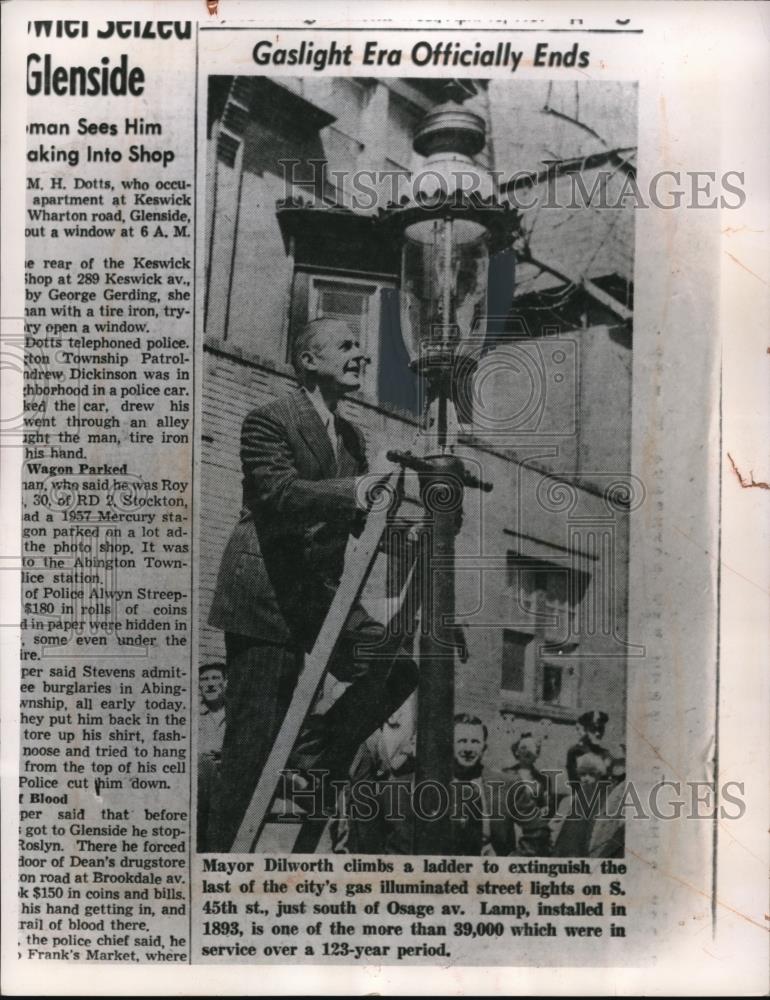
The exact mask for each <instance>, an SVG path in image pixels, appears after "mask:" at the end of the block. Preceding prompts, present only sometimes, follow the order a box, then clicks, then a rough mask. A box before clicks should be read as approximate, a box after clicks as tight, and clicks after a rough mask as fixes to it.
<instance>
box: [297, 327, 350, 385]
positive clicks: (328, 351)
mask: <svg viewBox="0 0 770 1000" xmlns="http://www.w3.org/2000/svg"><path fill="white" fill-rule="evenodd" d="M305 363H306V364H307V366H308V369H309V370H310V371H311V372H313V374H314V376H315V379H316V381H317V382H318V384H319V385H320V386H322V387H326V388H329V389H333V390H334V391H335V392H337V393H338V394H339V395H344V394H345V393H348V392H355V390H356V389H360V388H361V380H362V378H363V374H364V354H363V352H362V351H361V344H360V343H359V341H358V338H357V337H356V336H355V334H354V333H353V331H352V330H351V329H350V327H349V326H348V325H347V323H343V322H342V320H329V323H328V324H327V325H325V326H323V327H322V328H321V329H320V330H319V331H318V333H316V335H315V336H314V337H313V340H312V342H311V344H310V348H309V350H308V351H307V357H306V359H305Z"/></svg>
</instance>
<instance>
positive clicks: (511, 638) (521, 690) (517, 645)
mask: <svg viewBox="0 0 770 1000" xmlns="http://www.w3.org/2000/svg"><path fill="white" fill-rule="evenodd" d="M532 638H533V637H532V636H531V635H525V634H523V633H521V632H510V631H508V630H506V631H505V632H503V676H502V683H501V687H502V689H503V690H504V691H510V692H512V693H514V694H519V695H525V694H526V693H527V660H528V656H527V647H528V646H529V645H530V643H531V642H532Z"/></svg>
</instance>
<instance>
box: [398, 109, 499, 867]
mask: <svg viewBox="0 0 770 1000" xmlns="http://www.w3.org/2000/svg"><path fill="white" fill-rule="evenodd" d="M485 141H486V136H485V124H484V119H483V118H482V117H481V116H479V115H477V114H474V113H473V112H472V111H469V110H466V109H465V108H464V107H462V105H460V104H457V103H454V102H449V103H446V104H441V105H439V106H437V107H436V108H435V109H433V110H432V111H431V112H429V113H428V114H427V115H426V117H425V118H424V119H423V121H422V122H421V123H420V125H419V126H418V128H417V131H416V133H415V137H414V148H415V150H416V152H417V153H419V154H420V155H422V156H425V157H426V161H425V165H424V167H423V169H422V170H421V171H420V173H419V174H417V175H415V177H414V183H413V190H412V193H411V197H407V198H405V199H403V200H402V202H401V203H400V204H398V205H389V206H388V207H387V208H386V209H384V210H383V211H382V212H381V213H380V221H381V225H382V226H383V229H384V232H385V235H386V236H389V237H390V238H392V239H394V240H396V241H397V242H398V244H399V246H400V256H401V288H400V321H401V333H402V337H403V340H404V345H405V347H406V349H407V351H408V353H409V356H410V359H411V364H410V367H411V368H412V370H413V371H415V372H417V373H418V374H419V375H421V376H423V378H424V383H423V384H424V388H425V406H424V423H423V429H424V432H425V433H424V438H423V439H424V441H425V447H424V454H423V455H422V456H420V457H419V458H418V457H416V456H411V455H407V456H405V455H396V454H395V453H394V454H393V457H394V458H398V459H400V460H401V461H403V462H404V464H406V465H410V466H411V467H412V468H415V469H417V471H418V472H419V473H420V480H421V491H422V497H423V502H424V504H425V508H426V515H427V523H428V528H427V534H426V537H425V538H424V544H425V549H424V550H423V551H424V554H425V556H426V557H427V558H426V559H425V560H424V561H423V566H425V565H426V564H427V571H425V570H424V572H426V580H425V585H424V587H425V589H424V590H423V605H422V608H423V611H422V616H423V628H422V638H421V643H420V687H419V702H418V716H417V774H416V781H417V786H418V788H421V789H423V790H424V791H425V797H424V799H423V800H422V802H421V803H420V805H421V808H420V809H419V810H417V823H416V829H415V843H414V851H415V853H416V854H448V853H451V844H452V831H451V820H450V817H449V815H447V814H446V813H444V814H443V815H437V816H436V818H433V819H426V818H424V817H423V813H424V812H427V811H429V810H428V808H427V802H428V800H429V799H430V788H431V786H432V787H433V788H434V789H435V788H440V789H445V790H446V793H447V794H448V792H449V789H450V786H451V781H452V760H453V740H454V724H453V717H454V670H455V655H456V641H455V627H454V617H455V535H456V533H457V530H458V529H459V526H460V523H461V519H462V503H463V494H464V489H465V487H466V486H474V487H481V488H483V489H491V487H490V486H489V485H488V484H485V483H481V482H479V481H478V480H476V479H475V477H473V476H472V475H471V474H470V473H469V472H468V470H467V469H466V468H465V466H464V464H463V462H462V461H461V460H460V458H459V457H458V456H457V455H455V454H454V447H455V445H456V443H457V431H458V426H459V421H458V410H459V411H460V412H462V409H463V406H464V404H465V401H466V400H467V397H468V392H467V389H468V385H469V380H470V378H471V376H472V373H473V371H474V368H475V363H474V353H475V352H471V351H470V350H469V348H470V347H471V346H472V345H473V344H474V341H475V342H476V343H478V342H479V341H480V342H483V337H484V334H485V323H486V300H487V277H488V269H489V258H490V254H492V253H494V252H495V251H496V250H499V249H502V248H504V247H506V246H508V245H510V241H511V237H512V233H513V229H514V226H515V221H516V214H515V212H513V211H512V210H511V208H510V206H509V205H507V204H501V203H500V202H499V201H498V199H497V197H496V195H495V191H494V185H493V179H492V177H491V175H490V174H489V172H488V171H486V170H485V169H484V168H483V167H479V166H478V164H476V163H475V162H474V160H473V157H474V156H476V155H477V154H478V153H480V152H481V150H482V149H483V148H484V145H485ZM434 801H435V806H436V809H437V811H439V812H440V806H441V805H442V803H441V796H440V795H439V796H437V797H436V798H435V799H434ZM443 805H444V806H445V805H446V798H445V797H444V802H443Z"/></svg>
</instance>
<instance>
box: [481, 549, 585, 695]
mask: <svg viewBox="0 0 770 1000" xmlns="http://www.w3.org/2000/svg"><path fill="white" fill-rule="evenodd" d="M587 582H588V574H586V573H582V572H580V571H578V570H574V569H572V568H571V567H569V566H560V565H557V564H555V563H548V562H545V561H541V560H534V559H528V558H527V559H525V558H522V557H520V556H519V555H518V554H517V553H514V552H509V553H508V581H507V584H508V589H507V601H508V608H509V613H510V620H511V622H512V624H514V623H515V627H514V628H510V629H506V630H505V631H504V632H503V650H502V669H501V678H500V689H501V693H502V695H503V698H504V700H505V699H506V697H507V699H508V700H510V701H513V702H515V703H516V704H517V705H529V706H532V707H538V708H543V707H552V708H557V709H565V710H571V709H575V708H577V705H578V695H579V669H578V666H577V665H576V664H575V663H574V662H570V654H571V653H573V652H574V651H575V649H576V648H577V645H578V641H579V637H578V635H577V634H576V622H577V608H578V605H579V603H580V601H581V599H582V596H583V594H584V593H585V588H586V585H587Z"/></svg>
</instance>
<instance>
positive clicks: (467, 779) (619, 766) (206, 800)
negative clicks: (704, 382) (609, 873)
mask: <svg viewBox="0 0 770 1000" xmlns="http://www.w3.org/2000/svg"><path fill="white" fill-rule="evenodd" d="M226 690H227V678H226V673H225V667H224V665H223V664H221V663H210V664H206V665H204V666H203V667H201V669H200V673H199V693H200V706H199V715H198V722H199V730H198V831H199V833H198V850H199V851H205V850H206V843H205V830H206V829H207V825H208V812H209V806H210V802H211V795H212V790H213V787H214V783H215V782H216V781H217V775H218V767H219V759H220V753H221V749H222V740H223V737H224V731H225V695H226ZM607 722H608V716H607V714H606V713H605V712H601V711H591V712H585V713H584V714H582V715H581V716H580V717H579V718H578V720H577V723H576V730H577V736H576V739H575V742H574V743H573V744H572V745H571V746H570V747H569V749H568V750H567V754H566V759H565V761H564V764H563V766H562V767H561V768H560V769H559V771H558V772H557V771H553V770H548V769H545V768H541V767H540V766H539V759H540V753H541V747H542V740H541V738H540V736H539V735H538V734H537V733H536V732H535V731H534V729H533V730H523V731H521V732H519V733H518V734H517V735H516V737H515V739H514V740H513V742H512V744H511V746H510V754H511V758H510V763H509V764H507V765H506V766H504V767H502V768H501V769H499V770H498V769H495V768H493V767H490V766H489V765H488V764H487V763H486V760H485V757H486V754H487V747H488V737H489V733H488V729H487V726H486V725H485V724H484V722H483V721H482V720H481V719H479V718H477V717H476V716H474V715H470V714H467V713H463V714H458V715H457V716H455V724H454V748H453V751H454V752H453V762H452V775H453V776H452V783H451V784H452V787H451V788H450V789H449V790H448V791H449V793H451V794H449V795H447V797H446V800H445V802H444V807H445V808H448V810H449V816H450V830H451V850H450V851H449V853H451V854H458V855H470V856H481V855H513V856H532V857H547V856H556V857H602V858H608V857H613V858H614V857H622V856H623V852H624V824H623V818H622V815H621V811H620V806H621V804H622V800H623V795H624V793H625V754H624V751H622V750H621V752H620V753H616V754H615V755H611V754H610V752H609V751H608V750H607V748H606V747H605V746H604V745H603V739H604V733H605V729H606V726H607ZM415 743H416V735H415V725H414V700H411V701H410V702H407V703H406V704H405V705H404V706H402V708H401V709H400V710H399V711H398V712H396V713H395V714H394V715H393V716H392V717H391V718H390V719H388V720H387V722H386V723H385V724H384V725H383V726H382V727H381V728H380V729H378V730H377V731H376V732H375V733H373V734H372V736H370V737H369V739H368V740H366V742H365V743H363V744H362V745H361V747H360V749H359V752H358V754H357V756H356V759H355V761H354V763H353V767H352V769H351V773H350V779H351V781H350V786H349V787H348V788H347V789H346V790H345V791H343V792H342V793H341V794H340V796H339V797H338V801H337V809H336V810H335V815H334V816H333V818H332V821H331V823H330V824H329V839H328V842H327V848H326V849H328V850H332V851H335V852H339V853H362V854H411V853H413V837H414V832H415V823H416V821H417V819H418V814H420V815H421V812H420V803H416V802H415V799H414V794H415V783H416V760H415ZM364 789H365V791H366V796H365V797H364V796H363V795H359V794H357V792H361V791H362V790H364ZM362 802H364V804H365V807H362ZM294 811H295V814H296V812H297V810H294ZM298 811H299V818H301V810H298ZM295 818H296V815H295Z"/></svg>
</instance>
